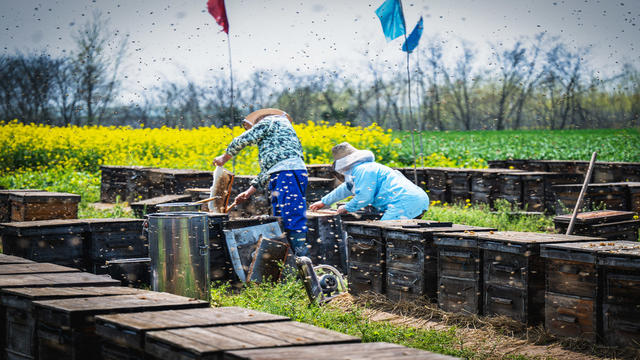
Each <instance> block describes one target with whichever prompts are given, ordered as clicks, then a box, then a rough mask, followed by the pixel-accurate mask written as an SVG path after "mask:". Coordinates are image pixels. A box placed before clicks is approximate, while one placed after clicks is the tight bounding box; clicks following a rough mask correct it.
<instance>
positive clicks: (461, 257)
mask: <svg viewBox="0 0 640 360" xmlns="http://www.w3.org/2000/svg"><path fill="white" fill-rule="evenodd" d="M433 243H434V245H435V247H436V251H437V272H436V273H437V280H436V281H437V283H436V286H437V288H436V293H437V294H436V295H437V299H438V306H439V307H440V308H441V309H442V310H445V311H450V312H460V313H466V314H481V313H482V296H481V293H482V256H481V255H480V249H479V248H478V239H477V233H476V232H473V231H469V232H463V231H460V232H448V233H446V232H444V233H435V234H434V241H433ZM434 270H435V269H432V270H431V272H432V274H433V272H434ZM431 276H433V275H431Z"/></svg>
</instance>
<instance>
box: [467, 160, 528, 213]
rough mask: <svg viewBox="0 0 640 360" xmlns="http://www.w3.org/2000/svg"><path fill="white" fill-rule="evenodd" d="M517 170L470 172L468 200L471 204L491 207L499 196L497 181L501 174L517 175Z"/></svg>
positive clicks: (478, 170) (496, 169) (480, 170)
mask: <svg viewBox="0 0 640 360" xmlns="http://www.w3.org/2000/svg"><path fill="white" fill-rule="evenodd" d="M521 171H522V170H518V169H498V168H494V169H476V170H473V171H470V175H471V179H470V200H471V202H473V203H478V204H489V206H490V207H493V203H494V201H495V200H496V199H497V198H498V196H499V195H500V184H499V179H500V175H501V174H512V173H518V172H521Z"/></svg>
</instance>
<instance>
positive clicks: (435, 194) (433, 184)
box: [423, 167, 451, 203]
mask: <svg viewBox="0 0 640 360" xmlns="http://www.w3.org/2000/svg"><path fill="white" fill-rule="evenodd" d="M450 169H451V168H437V167H430V168H423V171H424V174H425V178H426V183H427V188H428V190H429V191H428V194H429V200H431V201H440V202H441V203H446V202H450V201H451V194H450V193H449V191H448V181H447V171H448V170H450Z"/></svg>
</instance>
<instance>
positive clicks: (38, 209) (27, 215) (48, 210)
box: [9, 191, 80, 221]
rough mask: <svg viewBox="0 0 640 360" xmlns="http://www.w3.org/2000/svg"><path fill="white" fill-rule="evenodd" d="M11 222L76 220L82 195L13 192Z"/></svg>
mask: <svg viewBox="0 0 640 360" xmlns="http://www.w3.org/2000/svg"><path fill="white" fill-rule="evenodd" d="M9 201H10V202H11V221H37V220H51V219H76V218H77V217H78V203H79V202H80V195H75V194H69V193H60V192H48V191H24V192H11V193H10V194H9Z"/></svg>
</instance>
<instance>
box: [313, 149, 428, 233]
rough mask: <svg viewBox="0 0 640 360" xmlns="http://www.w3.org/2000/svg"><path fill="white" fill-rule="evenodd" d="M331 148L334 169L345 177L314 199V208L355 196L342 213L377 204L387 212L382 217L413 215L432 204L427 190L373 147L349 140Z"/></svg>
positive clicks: (389, 218) (418, 214)
mask: <svg viewBox="0 0 640 360" xmlns="http://www.w3.org/2000/svg"><path fill="white" fill-rule="evenodd" d="M331 151H332V152H333V158H334V160H335V161H334V163H333V166H334V169H335V170H336V171H337V172H338V173H340V174H342V175H343V176H344V177H345V181H344V182H343V183H342V184H341V185H340V186H338V187H337V188H335V189H334V190H333V191H331V192H330V193H329V194H327V195H325V196H324V197H323V198H322V200H320V201H318V202H316V203H313V204H312V205H311V206H310V207H309V208H310V210H313V211H315V210H319V209H322V208H323V207H325V206H331V205H332V204H333V203H335V202H337V201H339V200H342V199H344V198H346V197H349V196H353V199H351V201H349V202H348V203H347V204H346V205H344V206H341V207H340V208H338V213H339V214H344V213H347V212H355V211H357V210H360V209H362V208H363V207H365V206H367V205H373V206H374V207H375V208H377V209H378V210H379V211H380V212H383V213H384V214H383V216H382V220H397V219H413V218H416V217H420V216H421V215H422V214H423V213H424V212H425V211H426V210H427V209H428V208H429V196H428V195H427V193H426V192H425V191H424V190H422V189H421V188H419V187H418V186H416V185H415V184H414V183H412V182H411V181H409V180H408V179H407V178H406V177H404V175H402V174H401V173H400V172H399V171H397V170H394V169H391V168H390V167H387V166H384V165H381V164H378V163H376V162H375V161H374V160H375V157H374V155H373V153H372V152H371V151H368V150H358V149H356V148H354V147H353V146H351V145H350V144H349V143H346V142H345V143H342V144H338V145H336V146H334V147H333V149H332V150H331Z"/></svg>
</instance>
